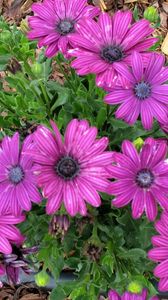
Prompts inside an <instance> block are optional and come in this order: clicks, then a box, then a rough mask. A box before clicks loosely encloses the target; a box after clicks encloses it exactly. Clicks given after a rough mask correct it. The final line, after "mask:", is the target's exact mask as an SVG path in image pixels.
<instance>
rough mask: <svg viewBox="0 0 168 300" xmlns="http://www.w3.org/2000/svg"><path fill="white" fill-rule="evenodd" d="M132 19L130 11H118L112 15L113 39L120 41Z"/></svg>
mask: <svg viewBox="0 0 168 300" xmlns="http://www.w3.org/2000/svg"><path fill="white" fill-rule="evenodd" d="M131 21H132V13H131V12H130V11H125V12H122V11H118V12H116V13H115V14H114V16H113V41H115V42H116V43H118V44H119V43H121V41H122V40H124V37H125V35H126V33H127V32H128V31H129V27H130V24H131Z"/></svg>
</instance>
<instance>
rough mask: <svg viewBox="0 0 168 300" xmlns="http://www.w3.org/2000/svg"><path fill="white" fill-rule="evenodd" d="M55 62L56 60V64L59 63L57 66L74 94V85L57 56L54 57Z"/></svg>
mask: <svg viewBox="0 0 168 300" xmlns="http://www.w3.org/2000/svg"><path fill="white" fill-rule="evenodd" d="M56 62H57V64H58V65H59V68H60V70H61V72H62V74H63V75H64V77H65V79H66V81H67V84H68V86H69V88H70V89H72V90H73V92H74V93H75V94H76V89H75V87H74V86H73V84H72V83H71V82H70V80H69V77H68V75H67V74H66V72H65V71H64V68H63V67H62V65H61V62H60V61H59V58H58V57H56Z"/></svg>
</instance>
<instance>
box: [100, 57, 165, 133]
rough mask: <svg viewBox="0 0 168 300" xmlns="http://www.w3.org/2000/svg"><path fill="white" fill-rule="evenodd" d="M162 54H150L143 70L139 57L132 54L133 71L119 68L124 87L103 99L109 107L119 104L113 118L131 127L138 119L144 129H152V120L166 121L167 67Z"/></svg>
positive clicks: (114, 90) (113, 90) (118, 88)
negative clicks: (121, 120) (124, 80)
mask: <svg viewBox="0 0 168 300" xmlns="http://www.w3.org/2000/svg"><path fill="white" fill-rule="evenodd" d="M164 61H165V58H164V56H163V55H160V54H157V53H152V54H151V56H150V58H149V60H148V63H147V65H146V67H145V65H144V63H143V60H142V56H141V55H140V54H139V53H137V52H134V53H133V55H132V71H129V70H128V69H127V68H126V67H124V66H122V68H121V74H122V76H123V77H125V78H126V79H127V81H128V82H127V84H125V86H121V87H117V88H116V89H112V90H111V92H110V93H109V94H108V95H106V96H105V102H106V103H107V104H110V105H116V104H121V105H120V107H119V108H118V110H117V111H116V114H115V115H116V117H117V118H119V119H123V120H124V121H126V122H127V123H128V124H130V125H132V124H134V123H135V122H136V120H137V119H138V117H139V115H140V116H141V121H142V125H143V127H144V128H145V129H147V130H149V129H151V128H152V123H153V118H155V119H157V120H158V121H159V122H161V123H166V122H168V85H167V84H164V83H165V82H166V81H167V80H168V67H164Z"/></svg>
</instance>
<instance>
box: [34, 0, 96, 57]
mask: <svg viewBox="0 0 168 300" xmlns="http://www.w3.org/2000/svg"><path fill="white" fill-rule="evenodd" d="M32 10H33V11H34V13H35V16H33V17H30V18H29V26H30V28H31V29H32V30H31V31H30V32H29V34H28V37H29V39H31V40H34V39H38V40H39V44H38V45H39V47H42V46H47V50H46V52H45V54H46V56H48V57H52V56H54V55H56V54H57V52H58V51H61V52H62V53H63V54H64V55H65V56H67V50H68V49H69V47H70V40H69V34H72V35H73V34H74V33H75V32H76V26H77V24H78V22H79V20H80V19H81V18H83V17H89V18H93V17H95V16H96V15H97V14H98V13H99V8H96V7H94V6H92V5H87V1H86V0H80V1H79V0H68V1H67V0H44V1H43V3H36V4H33V5H32Z"/></svg>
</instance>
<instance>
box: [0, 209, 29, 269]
mask: <svg viewBox="0 0 168 300" xmlns="http://www.w3.org/2000/svg"><path fill="white" fill-rule="evenodd" d="M24 220H25V217H24V216H23V215H22V216H18V217H15V216H12V215H9V214H7V215H5V214H4V215H0V252H2V253H4V254H10V253H12V246H11V243H15V244H19V243H22V242H23V240H24V237H23V236H22V235H21V233H20V231H19V229H18V228H16V227H15V226H14V225H15V224H18V223H21V222H23V221H24ZM2 271H3V267H2V266H0V274H1V273H2Z"/></svg>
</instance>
